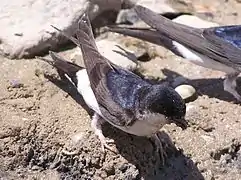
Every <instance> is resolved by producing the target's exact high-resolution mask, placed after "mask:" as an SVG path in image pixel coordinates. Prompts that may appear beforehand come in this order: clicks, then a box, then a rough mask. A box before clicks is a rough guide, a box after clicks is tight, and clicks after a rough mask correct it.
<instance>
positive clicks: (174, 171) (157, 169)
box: [103, 123, 204, 180]
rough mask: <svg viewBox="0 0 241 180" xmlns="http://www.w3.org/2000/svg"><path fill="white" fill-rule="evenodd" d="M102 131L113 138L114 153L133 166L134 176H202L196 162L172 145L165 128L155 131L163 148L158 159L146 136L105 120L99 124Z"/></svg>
mask: <svg viewBox="0 0 241 180" xmlns="http://www.w3.org/2000/svg"><path fill="white" fill-rule="evenodd" d="M103 132H104V135H105V136H106V137H108V138H111V139H113V140H114V143H115V146H116V148H117V150H118V153H119V154H120V155H121V156H122V157H124V158H125V159H126V160H127V161H128V162H129V163H131V164H133V165H135V166H136V167H137V169H138V170H139V176H138V177H137V179H146V180H159V179H166V180H174V179H190V180H191V179H197V180H204V177H203V175H202V174H201V172H200V171H199V169H198V168H197V166H196V164H195V163H194V162H193V161H192V160H191V159H190V158H189V157H188V156H186V155H185V154H184V153H183V152H182V150H180V149H177V148H176V147H175V145H174V144H173V142H172V140H171V138H170V137H169V135H168V134H166V133H165V132H159V133H158V136H159V138H160V139H161V141H162V145H163V149H164V151H165V152H166V157H165V159H164V161H162V160H161V157H160V154H159V153H158V152H157V151H156V145H155V143H154V142H153V141H152V140H150V138H147V137H138V136H134V135H130V134H127V133H125V132H123V131H121V130H119V129H117V128H115V127H113V126H111V125H110V124H108V123H106V124H104V125H103ZM163 163H164V164H163Z"/></svg>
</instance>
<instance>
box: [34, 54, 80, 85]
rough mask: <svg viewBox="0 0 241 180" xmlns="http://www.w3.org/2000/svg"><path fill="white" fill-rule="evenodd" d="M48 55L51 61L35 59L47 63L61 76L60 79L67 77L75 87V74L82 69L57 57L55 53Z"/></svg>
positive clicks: (42, 58)
mask: <svg viewBox="0 0 241 180" xmlns="http://www.w3.org/2000/svg"><path fill="white" fill-rule="evenodd" d="M49 54H50V56H51V58H52V60H49V59H47V58H44V57H39V56H37V57H36V58H38V59H40V60H43V61H45V62H47V63H48V64H50V65H51V66H53V67H55V68H56V69H57V71H58V73H59V75H60V76H61V78H63V76H64V75H68V77H69V78H70V79H71V81H72V82H73V83H74V84H75V85H77V79H76V73H77V72H78V71H79V70H81V69H83V67H81V66H78V65H77V64H74V63H71V62H68V61H67V60H65V59H64V58H62V57H60V56H59V55H57V54H56V53H54V52H52V51H49Z"/></svg>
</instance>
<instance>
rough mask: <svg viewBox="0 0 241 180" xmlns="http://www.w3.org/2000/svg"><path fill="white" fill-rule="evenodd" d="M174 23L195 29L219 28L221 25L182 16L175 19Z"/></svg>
mask: <svg viewBox="0 0 241 180" xmlns="http://www.w3.org/2000/svg"><path fill="white" fill-rule="evenodd" d="M172 21H174V22H177V23H180V24H184V25H187V26H191V27H195V28H209V27H215V26H219V24H217V23H215V22H210V21H205V20H203V19H201V18H199V17H196V16H193V15H181V16H178V17H177V18H175V19H173V20H172Z"/></svg>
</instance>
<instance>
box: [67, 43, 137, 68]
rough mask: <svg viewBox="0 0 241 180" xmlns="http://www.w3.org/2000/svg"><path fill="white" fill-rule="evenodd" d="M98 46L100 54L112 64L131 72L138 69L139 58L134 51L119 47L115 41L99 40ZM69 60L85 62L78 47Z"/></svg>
mask: <svg viewBox="0 0 241 180" xmlns="http://www.w3.org/2000/svg"><path fill="white" fill-rule="evenodd" d="M96 45H97V48H98V50H99V52H100V53H101V54H102V55H103V56H104V57H106V58H107V59H108V60H110V61H111V62H112V63H114V64H117V65H119V66H121V67H123V68H125V69H129V70H134V69H136V68H137V66H138V64H137V57H136V55H135V54H134V52H133V51H131V50H129V49H127V48H125V47H123V46H121V45H119V44H118V43H116V42H114V41H110V40H106V39H101V40H98V41H97V42H96ZM67 58H68V57H67ZM68 59H71V60H75V61H79V60H80V61H83V58H82V53H81V50H80V48H78V47H77V48H75V49H73V50H72V53H71V55H70V57H69V58H68ZM81 64H82V65H83V62H81Z"/></svg>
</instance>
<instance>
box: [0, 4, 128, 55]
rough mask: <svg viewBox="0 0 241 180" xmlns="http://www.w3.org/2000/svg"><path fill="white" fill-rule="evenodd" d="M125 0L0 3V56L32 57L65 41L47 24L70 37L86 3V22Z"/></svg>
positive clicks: (118, 5) (119, 7) (113, 8)
mask: <svg viewBox="0 0 241 180" xmlns="http://www.w3.org/2000/svg"><path fill="white" fill-rule="evenodd" d="M124 1H127V0H111V1H110V0H18V1H17V0H13V1H9V0H2V1H1V11H0V27H1V34H0V54H2V55H5V56H7V57H9V58H23V57H33V56H34V55H36V54H39V53H40V52H43V51H47V50H48V49H49V48H50V47H51V49H53V50H54V49H55V48H57V46H58V45H60V44H63V43H65V42H66V41H67V39H66V38H62V36H60V35H59V32H56V31H55V30H54V29H53V28H52V27H51V26H50V25H54V26H56V27H58V28H59V29H62V30H64V31H66V32H67V33H68V34H69V35H73V34H74V32H75V28H76V27H77V22H78V20H79V18H80V17H81V15H82V14H83V13H84V12H85V11H86V9H87V6H88V4H89V2H91V3H92V4H91V6H90V8H89V16H90V19H94V18H95V17H96V16H97V15H98V14H99V13H101V12H103V11H105V10H116V11H119V10H120V9H121V7H122V3H123V2H124Z"/></svg>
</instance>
